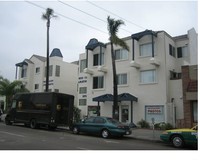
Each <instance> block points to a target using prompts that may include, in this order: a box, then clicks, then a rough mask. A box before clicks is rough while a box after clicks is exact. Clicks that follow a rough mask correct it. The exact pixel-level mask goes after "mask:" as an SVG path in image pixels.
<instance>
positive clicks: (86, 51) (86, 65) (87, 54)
mask: <svg viewBox="0 0 200 160" xmlns="http://www.w3.org/2000/svg"><path fill="white" fill-rule="evenodd" d="M86 68H88V49H87V50H86Z"/></svg>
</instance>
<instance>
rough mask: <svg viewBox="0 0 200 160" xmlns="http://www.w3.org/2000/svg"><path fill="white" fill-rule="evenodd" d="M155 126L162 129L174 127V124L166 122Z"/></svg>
mask: <svg viewBox="0 0 200 160" xmlns="http://www.w3.org/2000/svg"><path fill="white" fill-rule="evenodd" d="M154 127H155V129H161V130H168V129H172V128H173V126H172V125H171V124H170V123H165V122H160V123H156V124H155V125H154Z"/></svg>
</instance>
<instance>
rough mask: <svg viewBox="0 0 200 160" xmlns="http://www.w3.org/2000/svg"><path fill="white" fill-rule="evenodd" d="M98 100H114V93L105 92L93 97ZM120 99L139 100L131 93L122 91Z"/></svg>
mask: <svg viewBox="0 0 200 160" xmlns="http://www.w3.org/2000/svg"><path fill="white" fill-rule="evenodd" d="M92 100H93V101H96V102H106V101H113V95H112V94H104V95H101V96H98V97H95V98H93V99H92ZM118 101H119V102H120V101H136V102H137V101H138V98H137V97H135V96H133V95H132V94H130V93H122V94H119V95H118Z"/></svg>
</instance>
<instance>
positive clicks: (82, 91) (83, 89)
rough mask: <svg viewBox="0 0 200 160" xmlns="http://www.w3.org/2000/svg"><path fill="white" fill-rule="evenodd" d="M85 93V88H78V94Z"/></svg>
mask: <svg viewBox="0 0 200 160" xmlns="http://www.w3.org/2000/svg"><path fill="white" fill-rule="evenodd" d="M84 93H87V87H80V88H79V94H84Z"/></svg>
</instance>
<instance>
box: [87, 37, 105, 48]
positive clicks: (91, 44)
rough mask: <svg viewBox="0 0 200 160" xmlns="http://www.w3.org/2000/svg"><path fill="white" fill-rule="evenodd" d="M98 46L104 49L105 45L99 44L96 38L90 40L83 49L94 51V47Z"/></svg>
mask: <svg viewBox="0 0 200 160" xmlns="http://www.w3.org/2000/svg"><path fill="white" fill-rule="evenodd" d="M98 46H102V47H104V48H106V45H105V44H104V43H102V42H99V41H98V40H97V39H96V38H92V39H90V41H89V42H88V44H87V46H86V47H85V49H88V50H92V51H93V50H94V49H95V48H96V47H98Z"/></svg>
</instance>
